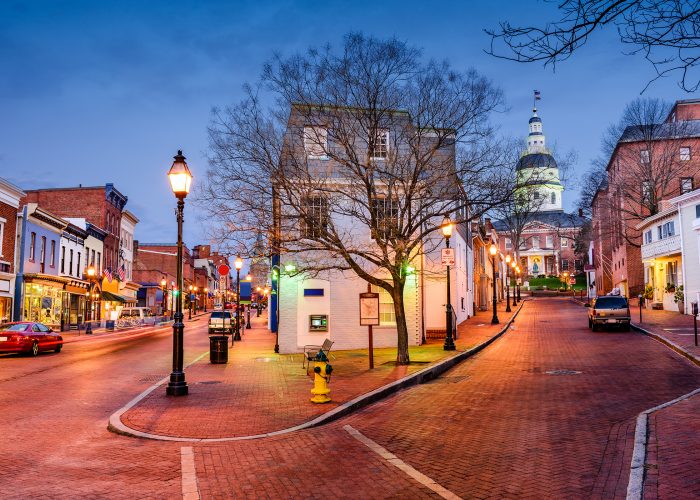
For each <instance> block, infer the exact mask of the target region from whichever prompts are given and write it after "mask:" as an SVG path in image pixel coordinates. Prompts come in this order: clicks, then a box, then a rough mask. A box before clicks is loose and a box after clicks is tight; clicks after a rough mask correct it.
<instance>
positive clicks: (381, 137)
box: [370, 129, 389, 160]
mask: <svg viewBox="0 0 700 500" xmlns="http://www.w3.org/2000/svg"><path fill="white" fill-rule="evenodd" d="M372 146H374V147H372ZM370 148H371V151H370V157H371V158H372V159H373V160H382V159H384V158H386V157H387V156H388V155H389V131H388V130H385V129H382V130H377V136H376V138H375V139H374V145H372V144H370Z"/></svg>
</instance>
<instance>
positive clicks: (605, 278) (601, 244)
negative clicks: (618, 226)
mask: <svg viewBox="0 0 700 500" xmlns="http://www.w3.org/2000/svg"><path fill="white" fill-rule="evenodd" d="M607 198H608V188H607V186H606V187H604V188H602V189H599V190H598V191H597V192H596V193H595V195H594V196H593V201H592V204H591V213H592V214H593V216H592V219H591V238H592V242H591V246H592V247H593V250H592V252H591V262H590V263H591V264H592V265H593V266H594V267H595V288H596V293H597V294H598V295H604V294H606V293H608V292H610V290H611V289H612V278H613V266H612V248H613V245H612V233H611V231H610V224H611V219H612V216H611V214H610V207H609V205H608V203H607Z"/></svg>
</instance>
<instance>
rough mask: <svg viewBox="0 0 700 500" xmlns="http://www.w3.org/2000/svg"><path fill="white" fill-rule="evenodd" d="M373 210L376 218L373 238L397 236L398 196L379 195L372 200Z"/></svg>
mask: <svg viewBox="0 0 700 500" xmlns="http://www.w3.org/2000/svg"><path fill="white" fill-rule="evenodd" d="M372 211H373V212H374V217H375V220H376V227H375V228H374V231H375V233H378V234H373V235H372V238H373V239H377V238H378V237H379V238H382V239H384V240H386V239H389V238H392V237H394V236H396V233H397V232H398V227H399V201H398V200H397V199H396V198H387V197H385V196H378V197H377V198H375V199H374V200H372Z"/></svg>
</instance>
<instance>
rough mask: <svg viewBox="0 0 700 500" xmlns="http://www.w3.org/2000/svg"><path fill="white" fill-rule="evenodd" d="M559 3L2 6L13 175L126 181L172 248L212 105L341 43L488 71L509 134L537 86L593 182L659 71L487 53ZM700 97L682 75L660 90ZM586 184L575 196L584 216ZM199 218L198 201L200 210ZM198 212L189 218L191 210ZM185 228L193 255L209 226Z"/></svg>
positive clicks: (565, 144)
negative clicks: (317, 49) (367, 38)
mask: <svg viewBox="0 0 700 500" xmlns="http://www.w3.org/2000/svg"><path fill="white" fill-rule="evenodd" d="M555 8H556V3H545V2H542V1H537V0H519V1H510V0H508V1H506V0H502V1H498V0H492V1H489V2H472V1H454V2H450V1H443V2H439V3H438V2H415V1H408V0H404V1H386V2H377V1H376V0H375V1H374V2H368V1H362V0H361V1H353V2H340V1H338V2H334V1H330V0H329V1H325V2H311V1H296V2H295V1H267V2H261V1H258V2H248V1H227V2H217V1H207V0H200V1H177V0H170V1H160V0H149V1H148V2H142V1H130V0H120V1H108V0H101V1H99V2H95V1H80V2H79V1H60V0H53V1H39V0H35V1H31V0H26V1H13V0H4V1H3V2H2V3H0V23H1V24H0V26H2V27H1V28H0V61H2V71H0V110H2V113H0V176H2V177H4V178H7V179H9V180H10V181H11V182H14V183H15V184H17V185H19V186H20V187H24V188H27V189H30V188H38V187H53V186H56V187H62V186H69V185H77V184H79V183H82V184H83V185H100V184H104V183H106V182H114V184H115V185H116V186H117V187H118V189H120V190H121V191H122V192H124V193H125V194H126V195H127V196H129V202H128V204H127V208H128V209H130V210H131V211H132V212H134V213H135V214H136V215H137V217H139V218H140V219H141V222H140V224H139V225H138V227H137V235H136V236H137V238H138V239H140V240H141V241H148V242H160V241H174V239H175V237H174V233H175V221H174V217H173V211H172V209H173V207H174V205H175V200H174V198H173V196H172V194H171V193H170V190H169V187H168V184H167V179H166V177H165V174H166V172H167V170H168V168H169V167H170V164H171V162H172V159H171V157H172V155H173V154H175V152H176V150H177V149H179V148H181V149H183V150H184V152H185V155H186V156H187V158H188V163H189V165H190V168H191V169H192V171H193V173H194V175H195V180H194V182H197V180H198V179H201V178H202V177H203V175H204V172H205V171H206V160H205V154H206V148H207V136H206V126H207V123H208V120H209V112H210V109H211V107H212V106H221V105H225V104H228V103H232V102H235V101H236V100H238V98H239V97H240V96H241V85H242V84H243V83H244V82H246V81H253V80H255V79H256V78H257V76H258V74H259V71H260V69H261V65H262V63H263V62H264V61H265V60H266V59H268V58H269V57H270V55H271V54H272V53H273V52H274V51H279V52H282V53H287V54H288V53H292V52H294V51H297V50H304V49H305V48H307V47H309V46H311V45H319V44H324V43H326V42H329V43H331V44H333V45H339V44H340V43H341V40H342V36H343V34H345V33H347V32H349V31H363V32H365V33H367V34H371V35H375V36H377V37H388V36H397V37H399V38H401V39H403V40H406V41H407V42H409V43H411V44H413V45H416V46H418V47H422V48H423V50H424V54H425V56H426V57H427V58H435V59H447V60H449V61H450V62H451V63H452V64H453V65H454V66H455V67H456V68H461V69H466V68H469V67H474V68H476V69H477V70H478V71H480V72H481V73H482V74H484V75H486V76H488V77H489V78H491V79H492V80H493V81H494V82H495V83H496V84H497V85H499V86H500V87H501V88H502V89H503V90H504V92H505V96H506V99H507V104H508V111H507V112H505V113H502V114H499V115H496V116H494V117H493V121H494V123H495V124H496V125H498V126H499V127H500V128H501V129H502V131H503V133H505V134H518V135H522V136H523V138H524V137H525V135H526V133H527V120H528V119H529V116H530V112H531V109H530V108H531V105H532V90H533V89H539V90H540V91H541V92H542V101H540V103H539V108H540V116H542V118H543V122H544V131H545V133H546V134H547V140H548V144H549V145H552V144H553V143H556V145H557V149H558V150H560V151H562V152H566V151H569V150H574V151H576V152H577V154H578V162H577V165H576V166H575V169H576V172H583V171H584V170H585V169H586V168H588V165H589V164H590V161H591V159H593V158H594V157H595V156H596V155H597V154H598V151H599V144H600V138H601V134H602V133H603V131H604V130H605V129H606V127H607V126H608V124H610V123H611V122H614V121H616V120H617V119H618V117H619V116H620V113H621V111H622V109H623V107H624V105H625V103H627V102H628V101H630V100H632V99H634V98H635V97H636V96H637V95H638V94H639V92H640V91H641V90H642V89H643V88H644V85H645V84H646V82H647V80H648V79H649V78H650V77H651V76H652V68H651V67H650V66H648V65H647V63H646V62H645V61H644V60H643V59H642V58H641V57H630V56H625V55H623V54H622V51H623V47H622V46H621V45H619V44H618V43H617V42H616V37H615V36H614V33H613V32H609V33H602V34H601V36H598V37H597V38H595V39H594V41H593V42H591V43H590V44H589V45H587V46H586V47H584V48H583V49H582V50H581V51H580V52H579V53H577V54H576V55H575V56H574V57H573V58H571V59H570V60H569V61H566V62H565V63H563V64H561V65H560V66H558V67H557V69H556V72H553V71H552V69H551V68H543V67H542V65H538V64H530V65H524V64H517V63H514V62H509V61H504V60H498V59H495V58H493V57H491V56H488V55H487V54H485V53H484V49H486V48H487V47H488V45H489V38H488V36H487V35H486V34H485V33H484V32H483V30H484V28H488V27H495V26H496V25H497V23H498V22H499V21H501V20H510V21H511V22H513V23H516V22H517V23H541V22H543V21H544V20H547V19H551V18H553V17H554V16H555V15H556V13H555V12H554V10H555ZM645 95H646V96H649V97H661V98H664V99H666V100H675V99H686V98H689V97H693V96H691V95H688V94H685V93H683V92H682V91H680V89H678V87H677V86H676V83H675V81H674V80H673V79H666V80H664V81H661V82H657V83H656V84H654V85H653V86H652V87H651V88H650V89H649V90H648V91H647V92H646V93H645ZM576 190H577V186H576V185H575V183H573V182H572V183H570V185H568V186H567V192H566V194H565V197H566V200H565V202H566V206H567V208H570V207H571V206H572V204H573V201H574V198H575V196H576ZM188 208H190V209H191V207H188ZM190 214H191V212H190ZM196 219H197V217H193V216H192V215H189V216H188V217H187V218H186V233H185V234H186V241H187V243H188V244H189V245H193V244H196V243H199V242H201V243H205V242H206V241H205V233H204V231H203V229H202V227H203V224H200V223H199V221H197V220H196Z"/></svg>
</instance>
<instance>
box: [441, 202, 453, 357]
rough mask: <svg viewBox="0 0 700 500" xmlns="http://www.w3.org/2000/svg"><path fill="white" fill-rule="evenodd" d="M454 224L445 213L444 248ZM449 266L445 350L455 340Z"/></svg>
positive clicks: (443, 226)
mask: <svg viewBox="0 0 700 500" xmlns="http://www.w3.org/2000/svg"><path fill="white" fill-rule="evenodd" d="M453 226H454V224H452V221H451V220H450V216H449V214H446V215H445V218H444V219H443V220H442V224H441V226H440V228H441V229H442V235H443V236H444V237H445V248H450V236H452V228H453ZM450 295H451V294H450V266H449V265H448V266H447V303H446V304H445V330H446V331H445V344H444V345H443V346H442V348H443V349H444V350H445V351H454V350H455V341H454V339H453V338H452V302H451V300H450Z"/></svg>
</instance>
